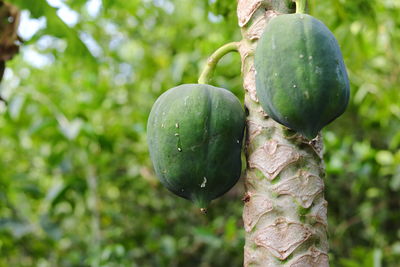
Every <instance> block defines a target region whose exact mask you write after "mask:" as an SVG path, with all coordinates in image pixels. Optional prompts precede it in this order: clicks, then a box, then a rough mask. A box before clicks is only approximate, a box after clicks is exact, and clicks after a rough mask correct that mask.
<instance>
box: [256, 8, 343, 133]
mask: <svg viewBox="0 0 400 267" xmlns="http://www.w3.org/2000/svg"><path fill="white" fill-rule="evenodd" d="M255 70H256V90H257V96H258V99H259V101H260V104H261V106H262V107H263V109H264V110H265V111H266V113H267V114H268V115H269V116H271V117H272V118H273V119H274V120H276V121H277V122H279V123H281V124H283V125H285V126H287V127H289V128H291V129H293V130H295V131H297V132H300V133H301V134H303V135H304V136H306V137H307V138H309V139H311V138H314V137H315V136H316V135H317V134H318V132H319V131H320V130H321V129H322V128H323V127H324V126H325V125H327V124H329V123H330V122H331V121H333V120H334V119H336V118H337V117H339V116H340V115H341V114H342V113H343V112H344V111H345V109H346V107H347V104H348V102H349V92H350V86H349V79H348V76H347V71H346V67H345V64H344V62H343V58H342V54H341V51H340V48H339V45H338V43H337V41H336V39H335V37H334V36H333V34H332V33H331V32H330V31H329V29H328V28H327V27H326V26H325V25H324V24H323V23H322V22H321V21H319V20H317V19H315V18H314V17H312V16H310V15H307V14H286V15H280V16H277V17H275V18H273V19H272V20H271V21H270V22H269V23H268V25H267V26H266V28H265V29H264V32H263V34H262V36H261V38H260V40H259V42H258V45H257V48H256V53H255Z"/></svg>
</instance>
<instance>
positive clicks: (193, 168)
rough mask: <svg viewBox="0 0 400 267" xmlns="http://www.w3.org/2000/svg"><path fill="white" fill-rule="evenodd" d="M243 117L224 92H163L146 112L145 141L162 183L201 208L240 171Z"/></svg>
mask: <svg viewBox="0 0 400 267" xmlns="http://www.w3.org/2000/svg"><path fill="white" fill-rule="evenodd" d="M244 127H245V114H244V111H243V108H242V105H241V104H240V102H239V100H238V99H237V98H236V96H235V95H233V94H232V93H231V92H229V91H228V90H226V89H222V88H217V87H213V86H210V85H204V84H184V85H180V86H177V87H174V88H172V89H170V90H168V91H166V92H165V93H164V94H162V95H161V96H160V97H159V98H158V99H157V101H156V102H155V104H154V105H153V108H152V110H151V112H150V116H149V120H148V123H147V140H148V145H149V151H150V157H151V160H152V162H153V165H154V169H155V172H156V175H157V177H158V178H159V179H160V181H161V182H162V184H164V186H166V187H167V188H168V189H169V190H170V191H172V192H173V193H175V194H176V195H178V196H181V197H183V198H186V199H189V200H192V201H193V202H195V203H196V204H197V205H198V206H200V207H202V208H205V207H206V206H207V205H208V203H209V202H210V201H211V200H213V199H215V198H217V197H219V196H221V195H222V194H224V193H226V192H227V191H228V190H229V189H230V188H232V187H233V185H235V184H236V182H237V180H238V179H239V177H240V173H241V147H242V139H243V133H244Z"/></svg>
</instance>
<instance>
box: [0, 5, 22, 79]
mask: <svg viewBox="0 0 400 267" xmlns="http://www.w3.org/2000/svg"><path fill="white" fill-rule="evenodd" d="M19 16H20V12H19V10H18V9H17V8H16V7H15V6H13V5H11V4H9V3H5V2H3V1H0V81H1V80H2V79H3V74H4V69H5V62H6V61H7V60H10V59H12V58H13V56H14V55H15V54H16V53H18V51H19V43H20V41H21V40H20V38H19V37H18V35H17V29H18V24H19Z"/></svg>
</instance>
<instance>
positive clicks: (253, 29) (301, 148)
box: [237, 0, 329, 267]
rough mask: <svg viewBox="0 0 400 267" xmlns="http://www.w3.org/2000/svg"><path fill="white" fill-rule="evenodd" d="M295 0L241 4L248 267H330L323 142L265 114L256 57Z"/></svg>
mask: <svg viewBox="0 0 400 267" xmlns="http://www.w3.org/2000/svg"><path fill="white" fill-rule="evenodd" d="M294 8H295V5H294V3H293V2H292V1H291V0H239V1H238V8H237V13H238V21H239V26H240V27H241V31H242V36H243V41H242V42H241V43H240V45H239V52H240V55H241V59H242V75H243V80H244V89H245V91H246V93H245V106H246V109H247V111H248V115H247V137H246V157H247V170H246V178H245V185H246V194H245V197H244V199H243V200H244V202H245V204H244V211H243V221H244V228H245V232H246V243H245V247H244V266H293V267H294V266H296V267H297V266H307V267H310V266H315V267H324V266H329V261H328V254H327V253H328V241H327V216H326V213H327V202H326V201H325V199H324V182H323V180H322V178H323V177H324V175H325V170H324V164H323V160H322V140H321V136H320V135H319V136H318V137H317V138H315V139H313V140H311V141H309V140H307V139H305V138H304V137H302V136H301V135H300V134H297V133H295V132H294V131H291V130H290V129H288V128H286V127H284V126H282V125H280V124H278V123H276V122H275V121H274V120H272V119H271V118H269V117H268V115H267V114H266V113H265V112H264V111H263V109H262V108H261V106H260V104H259V103H258V100H257V95H256V87H255V69H254V52H255V47H256V45H257V41H258V39H259V37H260V35H261V33H262V31H263V29H264V27H265V25H266V24H267V23H268V22H269V21H270V19H271V18H273V17H275V16H278V15H279V14H283V13H292V12H293V11H294Z"/></svg>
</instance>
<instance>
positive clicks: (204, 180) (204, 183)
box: [200, 177, 207, 188]
mask: <svg viewBox="0 0 400 267" xmlns="http://www.w3.org/2000/svg"><path fill="white" fill-rule="evenodd" d="M206 183H207V178H206V177H203V183H202V184H201V185H200V187H201V188H204V187H206Z"/></svg>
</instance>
